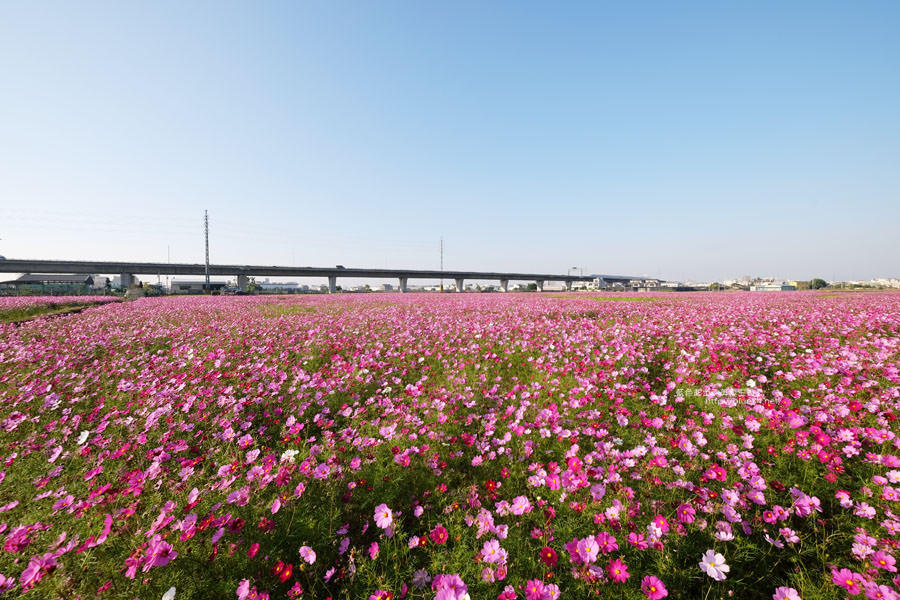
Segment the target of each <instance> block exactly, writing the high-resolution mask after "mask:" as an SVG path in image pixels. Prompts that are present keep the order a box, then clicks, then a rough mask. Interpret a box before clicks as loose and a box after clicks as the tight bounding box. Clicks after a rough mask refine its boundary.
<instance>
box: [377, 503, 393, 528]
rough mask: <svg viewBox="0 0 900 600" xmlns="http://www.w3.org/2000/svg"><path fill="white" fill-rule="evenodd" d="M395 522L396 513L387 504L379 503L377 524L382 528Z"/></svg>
mask: <svg viewBox="0 0 900 600" xmlns="http://www.w3.org/2000/svg"><path fill="white" fill-rule="evenodd" d="M393 522H394V513H393V512H391V509H390V508H388V505H387V504H379V505H378V506H376V507H375V524H376V525H378V526H379V527H380V528H382V529H387V528H388V527H390V526H391V524H392V523H393Z"/></svg>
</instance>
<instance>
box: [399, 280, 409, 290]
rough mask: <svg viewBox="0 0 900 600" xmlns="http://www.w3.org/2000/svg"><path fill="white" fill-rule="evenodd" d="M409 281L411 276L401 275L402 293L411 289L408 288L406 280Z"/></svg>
mask: <svg viewBox="0 0 900 600" xmlns="http://www.w3.org/2000/svg"><path fill="white" fill-rule="evenodd" d="M407 281H409V278H408V277H401V278H400V291H401V292H402V293H404V294H405V293H406V292H408V291H409V290H408V289H407V288H406V282H407Z"/></svg>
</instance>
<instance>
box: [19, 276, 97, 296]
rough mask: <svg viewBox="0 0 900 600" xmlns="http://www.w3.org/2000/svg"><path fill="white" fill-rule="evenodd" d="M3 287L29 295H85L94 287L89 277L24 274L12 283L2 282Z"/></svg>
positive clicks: (92, 279) (91, 278) (92, 280)
mask: <svg viewBox="0 0 900 600" xmlns="http://www.w3.org/2000/svg"><path fill="white" fill-rule="evenodd" d="M3 286H4V287H10V288H14V289H16V291H17V292H18V293H22V292H25V293H29V294H87V293H89V292H90V290H91V288H93V286H94V278H93V277H92V276H90V275H47V274H37V275H32V274H30V273H29V274H25V275H22V276H21V277H19V278H18V279H14V280H12V281H4V282H3Z"/></svg>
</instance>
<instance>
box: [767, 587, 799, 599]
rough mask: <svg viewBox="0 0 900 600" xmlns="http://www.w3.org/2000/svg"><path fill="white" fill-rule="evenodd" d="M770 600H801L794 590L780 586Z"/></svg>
mask: <svg viewBox="0 0 900 600" xmlns="http://www.w3.org/2000/svg"><path fill="white" fill-rule="evenodd" d="M772 600H802V598H800V592H798V591H797V590H795V589H794V588H792V587H785V586H782V587H779V588H777V589H776V590H775V593H774V594H772Z"/></svg>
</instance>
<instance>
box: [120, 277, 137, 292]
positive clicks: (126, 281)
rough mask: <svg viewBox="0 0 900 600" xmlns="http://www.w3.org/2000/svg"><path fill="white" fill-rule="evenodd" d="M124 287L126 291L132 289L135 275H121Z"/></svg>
mask: <svg viewBox="0 0 900 600" xmlns="http://www.w3.org/2000/svg"><path fill="white" fill-rule="evenodd" d="M120 279H121V282H122V287H123V288H125V289H126V290H127V289H128V288H130V287H131V284H133V283H134V275H132V274H131V273H122V275H121V278H120Z"/></svg>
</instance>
